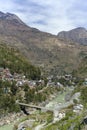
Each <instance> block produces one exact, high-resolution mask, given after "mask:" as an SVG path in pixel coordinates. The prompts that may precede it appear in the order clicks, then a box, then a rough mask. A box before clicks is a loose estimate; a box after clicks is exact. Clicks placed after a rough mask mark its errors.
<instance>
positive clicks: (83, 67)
mask: <svg viewBox="0 0 87 130" xmlns="http://www.w3.org/2000/svg"><path fill="white" fill-rule="evenodd" d="M73 74H74V75H75V76H77V77H79V78H87V56H85V57H84V58H83V59H82V60H81V62H80V64H79V67H78V69H76V70H74V71H73Z"/></svg>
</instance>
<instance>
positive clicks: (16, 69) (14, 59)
mask: <svg viewBox="0 0 87 130" xmlns="http://www.w3.org/2000/svg"><path fill="white" fill-rule="evenodd" d="M0 68H9V69H10V71H11V73H12V74H14V73H19V74H24V75H25V76H26V77H27V78H29V79H36V78H40V70H39V68H38V67H34V66H33V65H31V63H30V62H29V61H28V60H27V59H26V58H25V57H24V56H23V55H21V54H20V52H19V51H18V50H16V49H14V48H11V47H7V46H5V45H4V46H3V45H0Z"/></svg>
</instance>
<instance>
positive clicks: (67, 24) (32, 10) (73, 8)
mask: <svg viewBox="0 0 87 130" xmlns="http://www.w3.org/2000/svg"><path fill="white" fill-rule="evenodd" d="M0 11H2V12H5V13H6V12H10V13H14V14H16V15H18V16H19V17H20V18H21V19H22V20H23V21H24V22H25V23H27V24H28V25H29V26H31V27H35V28H38V29H40V30H42V31H45V32H50V33H53V34H57V33H58V32H59V31H62V30H70V29H72V28H75V27H87V0H6V1H4V0H0Z"/></svg>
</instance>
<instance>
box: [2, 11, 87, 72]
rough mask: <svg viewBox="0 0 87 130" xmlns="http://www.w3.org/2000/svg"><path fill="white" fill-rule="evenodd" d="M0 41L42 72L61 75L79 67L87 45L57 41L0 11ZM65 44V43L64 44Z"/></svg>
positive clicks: (53, 37) (51, 36)
mask: <svg viewBox="0 0 87 130" xmlns="http://www.w3.org/2000/svg"><path fill="white" fill-rule="evenodd" d="M0 43H2V44H6V45H8V46H10V47H15V48H17V49H18V50H19V51H20V52H21V53H22V54H23V55H24V56H25V57H27V59H28V60H29V61H30V62H31V63H32V64H33V65H36V66H40V68H41V69H42V70H43V71H45V73H51V74H53V73H54V74H61V73H64V72H71V71H72V70H73V69H75V68H77V67H78V64H79V63H80V60H81V58H82V57H81V55H80V53H81V52H84V51H87V47H86V46H82V45H79V44H76V43H75V42H71V41H65V39H64V40H59V38H58V37H57V36H55V35H52V34H49V33H45V32H41V31H40V30H38V29H35V28H31V27H29V26H27V25H26V24H25V23H23V22H22V21H21V20H20V18H18V17H17V16H16V15H14V14H10V13H6V14H5V13H2V12H0ZM66 43H67V44H66Z"/></svg>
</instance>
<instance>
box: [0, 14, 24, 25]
mask: <svg viewBox="0 0 87 130" xmlns="http://www.w3.org/2000/svg"><path fill="white" fill-rule="evenodd" d="M0 19H4V20H10V21H12V20H15V21H16V22H19V23H21V24H23V22H22V20H21V19H20V18H19V17H18V16H17V15H15V14H11V13H9V12H7V13H3V12H1V11H0Z"/></svg>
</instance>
